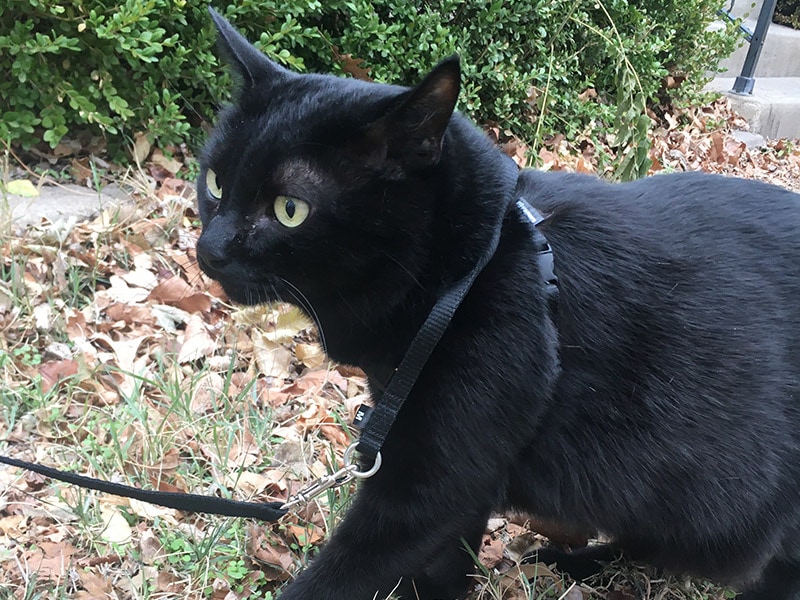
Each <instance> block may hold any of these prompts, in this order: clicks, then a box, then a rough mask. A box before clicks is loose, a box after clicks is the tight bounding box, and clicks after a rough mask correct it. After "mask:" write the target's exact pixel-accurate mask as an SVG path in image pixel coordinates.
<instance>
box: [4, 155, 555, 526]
mask: <svg viewBox="0 0 800 600" xmlns="http://www.w3.org/2000/svg"><path fill="white" fill-rule="evenodd" d="M502 168H503V170H504V172H503V174H502V179H503V181H504V183H506V182H507V185H506V186H505V187H506V188H507V189H506V190H504V198H503V206H502V210H500V211H498V214H497V217H496V219H495V223H493V224H492V231H493V232H494V233H493V236H492V239H491V241H490V242H489V246H488V247H487V248H486V249H485V251H484V253H483V254H482V255H481V258H480V259H479V260H478V262H477V263H476V264H475V266H474V267H473V268H472V270H471V271H470V272H469V273H467V275H466V276H464V277H463V278H462V279H460V280H458V281H457V282H455V283H453V284H452V285H450V286H449V287H447V288H446V289H445V290H444V292H443V293H442V294H441V296H440V297H439V299H438V300H437V301H436V304H435V305H434V306H433V308H432V309H431V312H430V314H429V315H428V317H427V319H426V320H425V322H424V323H423V324H422V327H420V330H419V331H418V332H417V335H416V336H415V337H414V339H413V340H412V342H411V344H410V345H409V347H408V350H406V353H405V355H404V356H403V359H402V361H401V362H400V365H399V366H398V367H397V369H396V371H395V373H394V375H393V376H392V378H391V379H390V380H389V383H388V384H387V386H386V389H385V391H384V393H383V397H382V398H381V400H380V402H379V403H378V405H377V406H376V407H375V409H374V410H373V411H372V413H371V414H370V416H369V420H368V421H367V420H366V419H365V420H364V421H365V422H364V423H363V424H362V425H363V427H364V429H363V431H362V434H361V437H360V439H359V441H358V445H357V446H356V449H357V450H358V452H359V454H360V455H361V456H362V457H363V462H364V463H367V464H373V465H374V466H373V469H371V470H370V473H371V472H374V471H376V470H377V468H378V467H379V464H378V463H379V461H380V450H381V447H382V446H383V442H384V441H385V439H386V436H387V435H388V434H389V430H390V429H391V427H392V424H393V423H394V421H395V419H396V417H397V415H398V414H399V413H400V410H401V409H402V407H403V404H404V402H405V400H406V398H407V397H408V395H409V393H410V392H411V390H412V388H413V387H414V384H415V383H416V381H417V378H418V377H419V375H420V373H421V372H422V369H423V368H424V367H425V364H426V363H427V361H428V358H429V357H430V355H431V353H432V352H433V350H434V349H435V348H436V345H437V344H438V343H439V340H440V339H441V338H442V335H444V332H445V331H446V329H447V327H448V326H449V324H450V320H451V319H452V317H453V315H454V314H455V311H456V310H457V309H458V307H459V305H460V304H461V302H462V301H463V300H464V297H465V296H466V295H467V293H468V292H469V290H470V288H471V287H472V284H473V283H474V282H475V279H477V277H478V275H479V274H480V273H481V271H483V269H484V267H485V266H486V265H487V264H488V262H489V261H490V260H491V258H492V257H493V256H494V253H495V251H496V250H497V246H498V244H499V242H500V235H501V230H502V223H503V220H504V219H505V218H506V216H507V215H508V213H509V210H510V208H511V205H512V204H514V205H515V207H516V209H517V211H518V212H519V214H520V215H521V217H522V218H523V219H524V220H525V221H527V222H528V223H529V225H530V230H531V237H532V240H533V242H534V247H535V250H536V253H537V257H538V261H539V271H540V273H541V278H542V280H543V281H544V283H545V292H546V294H547V299H548V303H549V306H550V311H551V315H552V317H553V318H554V319H555V318H556V309H557V303H558V278H557V277H556V274H555V268H554V260H553V251H552V248H551V247H550V244H549V243H548V241H547V239H546V238H545V236H544V235H543V234H542V233H541V231H539V229H538V228H537V226H538V225H539V224H540V223H541V222H542V221H543V220H544V219H545V217H544V216H543V215H542V214H541V213H540V212H539V211H538V210H536V209H535V208H533V207H532V206H531V205H530V204H529V203H528V202H527V201H526V200H525V199H524V198H522V197H518V196H517V194H516V188H517V178H518V174H519V171H518V168H517V166H516V164H515V163H514V162H513V161H511V160H510V159H508V160H504V161H503V167H502ZM0 463H4V464H7V465H11V466H14V467H19V468H21V469H26V470H28V471H33V472H35V473H39V474H40V475H44V476H46V477H50V478H52V479H57V480H60V481H64V482H66V483H70V484H73V485H77V486H80V487H83V488H87V489H91V490H96V491H99V492H103V493H107V494H113V495H116V496H123V497H127V498H134V499H136V500H140V501H143V502H148V503H150V504H157V505H159V506H165V507H167V508H174V509H177V510H182V511H187V512H201V513H209V514H217V515H224V516H231V517H249V518H255V519H259V520H262V521H276V520H278V519H280V518H281V517H282V516H283V515H284V514H286V512H287V510H288V508H287V505H293V504H296V503H297V501H296V500H295V501H292V502H288V503H282V502H244V501H238V500H229V499H226V498H218V497H214V496H203V495H199V494H184V493H177V492H160V491H155V490H143V489H140V488H135V487H132V486H128V485H123V484H118V483H111V482H108V481H103V480H101V479H95V478H93V477H87V476H85V475H78V474H76V473H70V472H67V471H61V470H58V469H54V468H52V467H46V466H43V465H39V464H36V463H32V462H27V461H23V460H18V459H15V458H10V457H7V456H0ZM349 468H350V467H348V466H346V467H345V469H342V470H340V471H339V472H337V474H336V475H338V474H343V475H341V476H339V477H336V476H333V477H331V476H329V477H328V478H327V480H326V483H325V484H324V485H323V486H322V488H323V489H327V488H329V487H332V486H334V485H341V484H342V483H344V482H345V481H349V480H350V479H352V475H350V473H352V471H353V470H354V468H353V469H351V470H350V471H348V469H349ZM368 475H369V474H366V476H368ZM355 476H360V474H358V473H356V474H355ZM317 487H320V486H317ZM300 497H301V499H305V498H304V497H303V494H300Z"/></svg>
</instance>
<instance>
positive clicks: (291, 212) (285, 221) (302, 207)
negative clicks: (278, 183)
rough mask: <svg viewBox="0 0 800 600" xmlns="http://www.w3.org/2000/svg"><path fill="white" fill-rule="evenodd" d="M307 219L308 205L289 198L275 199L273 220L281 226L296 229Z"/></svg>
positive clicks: (280, 197)
mask: <svg viewBox="0 0 800 600" xmlns="http://www.w3.org/2000/svg"><path fill="white" fill-rule="evenodd" d="M306 217H308V203H307V202H303V201H302V200H300V199H298V198H292V197H291V196H278V197H277V198H275V218H276V219H278V222H279V223H280V224H281V225H284V226H286V227H297V226H298V225H301V224H302V223H303V221H305V220H306Z"/></svg>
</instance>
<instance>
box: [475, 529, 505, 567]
mask: <svg viewBox="0 0 800 600" xmlns="http://www.w3.org/2000/svg"><path fill="white" fill-rule="evenodd" d="M478 560H479V561H480V562H481V564H482V565H483V566H485V567H487V568H489V569H493V568H494V567H495V566H496V565H497V563H499V562H500V561H501V560H503V541H502V540H501V539H499V538H493V537H492V536H490V535H485V536H483V542H482V543H481V546H480V548H479V549H478Z"/></svg>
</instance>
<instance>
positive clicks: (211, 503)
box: [0, 456, 286, 521]
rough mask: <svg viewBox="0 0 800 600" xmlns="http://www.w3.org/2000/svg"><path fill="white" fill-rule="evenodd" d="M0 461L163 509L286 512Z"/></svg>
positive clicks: (264, 515)
mask: <svg viewBox="0 0 800 600" xmlns="http://www.w3.org/2000/svg"><path fill="white" fill-rule="evenodd" d="M0 463H5V464H7V465H11V466H13V467H19V468H21V469H27V470H28V471H33V472H34V473H39V474H40V475H44V476H45V477H50V478H52V479H58V480H59V481H64V482H66V483H71V484H72V485H77V486H80V487H82V488H86V489H89V490H97V491H98V492H104V493H106V494H114V495H115V496H124V497H126V498H133V499H134V500H141V501H142V502H149V503H150V504H157V505H159V506H166V507H167V508H176V509H178V510H185V511H187V512H202V513H211V514H215V515H225V516H227V517H252V518H254V519H261V520H262V521H277V520H278V519H280V518H281V517H282V516H283V515H285V514H286V510H284V509H281V506H282V505H283V503H282V502H242V501H239V500H227V499H225V498H216V497H214V496H201V495H199V494H183V493H180V492H158V491H155V490H143V489H140V488H135V487H132V486H130V485H122V484H120V483H111V482H110V481H103V480H102V479H95V478H94V477H87V476H85V475H78V474H76V473H69V472H67V471H59V470H58V469H53V468H52V467H45V466H44V465H37V464H36V463H31V462H27V461H24V460H17V459H15V458H9V457H7V456H0Z"/></svg>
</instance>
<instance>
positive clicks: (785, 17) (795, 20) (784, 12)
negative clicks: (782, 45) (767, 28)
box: [772, 0, 800, 29]
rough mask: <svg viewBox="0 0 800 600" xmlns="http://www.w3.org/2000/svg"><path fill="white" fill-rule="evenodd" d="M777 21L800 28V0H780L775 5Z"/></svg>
mask: <svg viewBox="0 0 800 600" xmlns="http://www.w3.org/2000/svg"><path fill="white" fill-rule="evenodd" d="M772 20H773V21H775V22H776V23H781V24H782V25H788V26H789V27H794V28H795V29H800V0H778V4H777V6H775V17H774V18H773V19H772Z"/></svg>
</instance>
